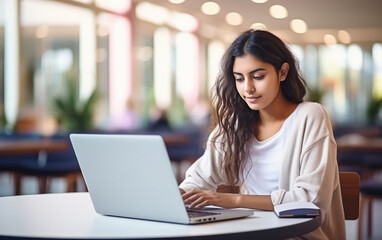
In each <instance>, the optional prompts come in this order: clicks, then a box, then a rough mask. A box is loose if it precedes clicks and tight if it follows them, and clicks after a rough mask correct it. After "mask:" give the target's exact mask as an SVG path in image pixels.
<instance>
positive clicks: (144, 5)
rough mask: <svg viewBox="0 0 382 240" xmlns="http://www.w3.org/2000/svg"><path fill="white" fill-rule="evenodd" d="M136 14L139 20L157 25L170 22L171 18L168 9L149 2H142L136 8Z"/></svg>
mask: <svg viewBox="0 0 382 240" xmlns="http://www.w3.org/2000/svg"><path fill="white" fill-rule="evenodd" d="M135 14H136V15H137V17H138V18H139V19H141V20H144V21H148V22H151V23H154V24H157V25H161V24H164V23H166V22H168V19H169V18H170V12H169V10H168V9H167V8H164V7H162V6H159V5H156V4H152V3H148V2H140V3H139V4H138V5H137V7H136V8H135Z"/></svg>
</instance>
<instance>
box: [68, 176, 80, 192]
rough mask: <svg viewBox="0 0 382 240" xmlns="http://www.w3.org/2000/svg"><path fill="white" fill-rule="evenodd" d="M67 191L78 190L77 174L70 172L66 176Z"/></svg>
mask: <svg viewBox="0 0 382 240" xmlns="http://www.w3.org/2000/svg"><path fill="white" fill-rule="evenodd" d="M65 181H66V192H76V190H77V187H76V185H77V174H76V173H75V174H69V175H67V176H65Z"/></svg>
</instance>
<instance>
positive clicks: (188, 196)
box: [182, 190, 240, 209]
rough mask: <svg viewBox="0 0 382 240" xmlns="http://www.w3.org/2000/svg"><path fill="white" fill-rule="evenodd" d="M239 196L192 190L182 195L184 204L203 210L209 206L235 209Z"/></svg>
mask: <svg viewBox="0 0 382 240" xmlns="http://www.w3.org/2000/svg"><path fill="white" fill-rule="evenodd" d="M239 197H240V195H239V194H233V193H218V192H214V191H207V190H191V191H189V192H186V193H184V194H182V198H183V202H184V204H190V205H189V207H190V208H197V209H201V208H203V207H205V206H208V205H215V206H219V207H224V208H235V207H237V203H238V201H239Z"/></svg>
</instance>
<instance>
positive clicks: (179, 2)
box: [168, 0, 186, 4]
mask: <svg viewBox="0 0 382 240" xmlns="http://www.w3.org/2000/svg"><path fill="white" fill-rule="evenodd" d="M168 1H169V2H170V3H173V4H181V3H184V2H185V1H186V0H168Z"/></svg>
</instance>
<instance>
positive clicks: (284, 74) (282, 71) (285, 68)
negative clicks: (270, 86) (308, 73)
mask: <svg viewBox="0 0 382 240" xmlns="http://www.w3.org/2000/svg"><path fill="white" fill-rule="evenodd" d="M288 72H289V64H288V63H287V62H285V63H283V65H281V68H280V71H279V78H280V81H284V80H285V79H286V78H287V76H288Z"/></svg>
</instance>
